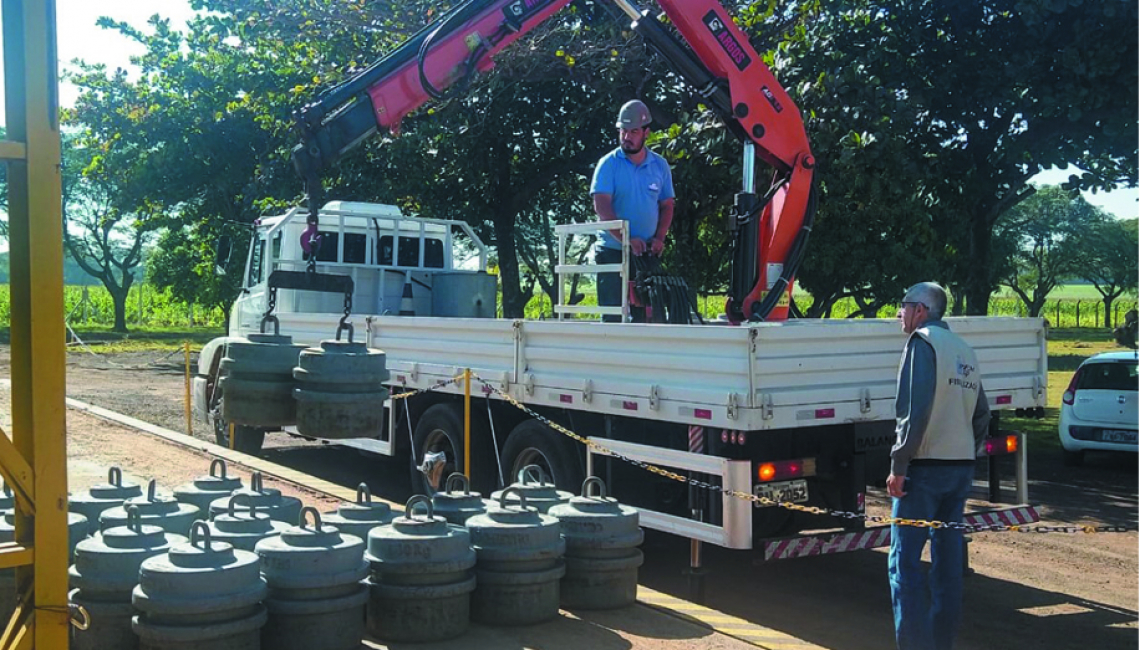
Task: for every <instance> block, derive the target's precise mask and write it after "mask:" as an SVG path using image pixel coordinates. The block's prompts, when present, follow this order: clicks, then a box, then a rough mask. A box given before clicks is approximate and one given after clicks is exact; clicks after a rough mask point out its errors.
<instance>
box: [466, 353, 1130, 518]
mask: <svg viewBox="0 0 1140 650" xmlns="http://www.w3.org/2000/svg"><path fill="white" fill-rule="evenodd" d="M471 378H472V379H473V380H476V381H478V382H480V383H481V384H483V386H484V387H485V389H487V390H489V391H490V392H494V393H495V394H497V395H499V396H500V397H501V398H503V400H505V401H506V402H508V403H510V404H511V405H513V406H515V407H516V408H518V409H519V410H521V411H523V412H524V413H526V414H527V415H529V416H531V417H533V418H534V419H536V420H538V421H539V422H542V423H543V424H545V425H546V426H548V427H550V428H551V429H554V430H555V431H557V432H558V433H561V434H563V435H565V436H567V437H569V438H571V439H573V440H575V441H577V442H579V443H581V444H584V445H586V446H587V447H590V448H592V449H596V450H597V451H598V452H599V453H602V454H605V455H607V456H613V457H614V458H617V459H618V460H622V461H625V462H627V463H629V464H631V465H633V466H635V467H639V468H641V469H644V470H647V471H649V472H652V473H653V474H657V475H659V476H663V477H665V478H668V479H671V480H674V481H678V482H681V483H687V484H689V485H691V486H693V487H697V488H701V489H704V490H710V491H713V492H720V493H722V494H724V495H726V496H730V497H733V498H736V499H741V500H744V501H751V502H753V503H756V504H759V505H761V506H777V507H780V508H784V509H786V510H793V511H796V512H806V513H809V514H813V515H826V516H830V517H837V518H840V519H862V520H865V521H867V522H870V523H876V524H894V525H899V526H914V527H917V528H933V529H939V528H949V529H954V530H961V531H963V532H966V533H979V532H1018V533H1030V532H1036V533H1050V532H1057V533H1118V532H1129V531H1135V530H1137V529H1136V527H1129V526H1034V525H1031V524H967V523H964V522H957V521H931V520H926V519H905V518H901V517H884V516H879V515H868V514H866V513H862V512H845V511H842V510H828V509H827V508H819V507H816V506H801V505H799V504H797V503H791V502H789V501H774V500H772V499H769V498H767V497H761V496H758V495H755V494H749V493H747V492H740V491H739V490H726V489H725V488H724V487H722V486H720V485H715V484H712V483H708V482H706V481H701V480H698V479H695V478H692V477H686V476H683V475H681V474H678V473H677V472H673V471H670V470H667V469H662V468H660V467H657V466H655V465H650V464H649V463H646V462H644V461H640V460H637V459H635V458H630V457H628V456H625V455H623V454H620V453H618V452H616V451H613V450H612V449H608V448H606V447H605V446H603V445H601V444H599V443H597V442H594V441H593V440H590V439H588V438H585V437H583V436H580V435H578V434H576V433H574V432H573V431H571V430H569V429H567V428H566V427H563V426H562V425H560V424H558V423H557V422H554V421H552V420H550V419H549V418H547V417H545V416H543V415H542V414H540V413H537V412H535V411H534V410H533V409H531V408H530V407H528V406H527V405H525V404H523V403H522V402H520V401H518V400H517V399H515V398H514V397H513V396H511V395H510V394H508V393H505V392H503V391H502V390H499V389H498V388H496V387H495V386H494V385H493V384H491V383H490V382H488V381H487V380H485V379H483V378H482V377H480V376H479V375H476V374H475V373H471ZM462 379H463V376H462V375H460V376H459V377H456V378H455V379H452V380H450V381H448V382H447V383H448V384H450V383H455V382H457V381H462ZM444 385H446V384H444Z"/></svg>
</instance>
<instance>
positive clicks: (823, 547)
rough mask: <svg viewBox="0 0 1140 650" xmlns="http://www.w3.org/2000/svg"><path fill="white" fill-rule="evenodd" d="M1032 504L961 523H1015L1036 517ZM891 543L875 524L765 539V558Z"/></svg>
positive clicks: (969, 516) (980, 514)
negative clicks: (871, 526)
mask: <svg viewBox="0 0 1140 650" xmlns="http://www.w3.org/2000/svg"><path fill="white" fill-rule="evenodd" d="M1039 520H1040V518H1039V517H1038V515H1037V510H1036V509H1034V508H1033V506H1018V507H1016V508H1010V509H1008V510H995V511H992V512H974V513H967V514H966V516H965V517H963V518H962V521H963V523H965V524H968V525H970V526H1017V525H1021V524H1031V523H1033V522H1036V521H1039ZM890 543H891V527H890V526H878V527H875V528H868V529H866V530H861V531H855V532H850V533H822V534H818V535H807V536H804V537H792V538H789V539H780V540H773V541H770V542H764V559H765V560H788V559H791V558H797V557H808V556H811V555H829V554H831V553H846V552H848V551H858V550H861V549H865V548H879V547H882V546H889V545H890Z"/></svg>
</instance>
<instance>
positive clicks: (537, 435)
mask: <svg viewBox="0 0 1140 650" xmlns="http://www.w3.org/2000/svg"><path fill="white" fill-rule="evenodd" d="M579 446H580V445H579V444H578V443H577V442H574V441H573V440H571V439H570V438H567V437H566V436H564V435H562V434H561V433H558V432H557V431H555V430H554V429H551V428H550V427H548V426H546V425H545V424H543V423H541V422H539V421H538V420H533V419H532V420H525V421H523V422H522V423H520V424H519V425H518V426H517V427H515V428H514V430H513V431H511V435H509V436H507V444H506V445H504V446H503V463H504V465H505V466H506V469H507V477H506V478H507V483H514V482H515V481H516V480H517V478H518V474H519V471H520V470H522V469H523V468H524V467H526V466H527V465H538V466H539V467H541V468H542V471H544V472H546V474H547V475H548V476H550V477H551V478H552V480H553V481H554V485H555V486H556V487H557V488H558V489H559V490H565V491H567V492H570V493H572V494H578V493H580V492H581V491H582V479H583V478H584V475H585V469H584V468H583V467H582V461H581V453H582V452H581V450H580V449H579Z"/></svg>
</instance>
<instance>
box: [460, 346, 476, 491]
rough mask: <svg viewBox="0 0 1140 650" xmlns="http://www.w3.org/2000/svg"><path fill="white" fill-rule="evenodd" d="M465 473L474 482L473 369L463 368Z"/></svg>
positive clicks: (468, 479) (469, 480)
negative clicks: (472, 434) (472, 465)
mask: <svg viewBox="0 0 1140 650" xmlns="http://www.w3.org/2000/svg"><path fill="white" fill-rule="evenodd" d="M463 473H464V474H466V475H467V481H468V482H469V483H471V482H474V480H475V477H474V476H472V475H471V369H470V368H464V369H463Z"/></svg>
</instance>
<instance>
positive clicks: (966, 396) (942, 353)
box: [899, 327, 982, 460]
mask: <svg viewBox="0 0 1140 650" xmlns="http://www.w3.org/2000/svg"><path fill="white" fill-rule="evenodd" d="M911 336H920V337H922V339H923V340H924V341H926V342H927V343H929V344H930V345H931V347H933V348H934V363H935V366H936V370H935V372H936V373H937V377H936V380H935V382H934V403H933V404H932V405H931V409H930V423H929V424H928V425H927V427H926V434H925V435H923V437H922V444H921V445H919V447H918V451H917V452H916V453H915V455H914V458H915V459H919V458H930V459H938V460H973V459H974V457H975V449H974V427H973V418H974V409H975V408H976V407H977V405H978V391H979V388H980V386H981V380H982V377H981V372H980V371H979V369H978V356H977V355H976V354H974V351H973V350H972V349H971V348H970V346H968V345H966V342H965V341H963V340H962V339H961V337H959V336H958V335H957V334H954V333H953V332H951V331H950V330H948V329H944V328H941V327H921V328H919V329H917V330H915V331H914V334H911ZM908 346H909V341H908ZM904 354H905V353H904ZM899 370H900V372H901V370H902V366H901V364H900V366H899Z"/></svg>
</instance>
